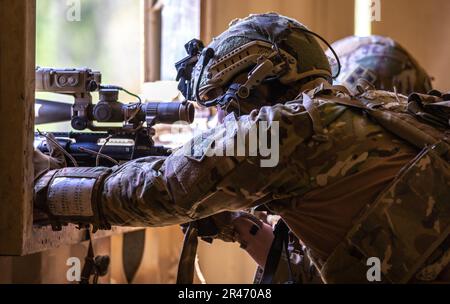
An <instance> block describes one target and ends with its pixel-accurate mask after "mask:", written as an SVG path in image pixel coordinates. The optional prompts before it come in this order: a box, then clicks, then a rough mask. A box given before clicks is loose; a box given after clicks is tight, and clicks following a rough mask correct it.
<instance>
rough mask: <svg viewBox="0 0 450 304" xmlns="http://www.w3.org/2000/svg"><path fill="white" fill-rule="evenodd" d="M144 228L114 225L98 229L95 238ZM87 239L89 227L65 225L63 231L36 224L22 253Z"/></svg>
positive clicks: (30, 252) (39, 250) (25, 253)
mask: <svg viewBox="0 0 450 304" xmlns="http://www.w3.org/2000/svg"><path fill="white" fill-rule="evenodd" d="M140 229H144V228H135V227H112V229H111V230H98V231H97V232H96V233H94V239H100V238H104V237H109V236H112V235H116V234H121V233H126V232H131V231H137V230H140ZM86 240H87V229H77V228H76V226H75V225H68V226H65V227H63V229H62V230H61V231H53V230H52V228H51V227H50V226H45V227H38V226H34V227H33V229H32V231H31V234H30V235H29V237H28V238H27V239H26V241H25V243H24V247H23V250H22V254H21V255H27V254H32V253H36V252H41V251H45V250H50V249H54V248H57V247H60V246H63V245H73V244H77V243H80V242H83V241H86Z"/></svg>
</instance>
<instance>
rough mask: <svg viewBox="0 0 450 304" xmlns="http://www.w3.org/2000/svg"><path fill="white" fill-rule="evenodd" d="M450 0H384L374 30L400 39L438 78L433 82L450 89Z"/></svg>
mask: <svg viewBox="0 0 450 304" xmlns="http://www.w3.org/2000/svg"><path fill="white" fill-rule="evenodd" d="M449 12H450V1H448V0H428V1H422V0H389V1H381V21H380V22H373V23H372V32H373V33H374V34H378V35H387V36H390V37H391V38H393V39H395V40H397V41H398V42H399V43H400V44H402V45H403V46H404V47H405V48H407V49H408V51H409V52H410V53H411V54H412V55H413V56H414V57H415V58H416V59H417V60H418V61H419V63H420V64H421V65H422V66H423V67H424V68H425V69H426V70H427V71H428V73H429V74H430V75H431V76H432V77H434V78H435V80H434V81H433V86H434V87H435V88H437V89H438V90H442V91H450V77H448V75H449V73H448V71H450V60H449V54H450V19H449V18H448V13H449Z"/></svg>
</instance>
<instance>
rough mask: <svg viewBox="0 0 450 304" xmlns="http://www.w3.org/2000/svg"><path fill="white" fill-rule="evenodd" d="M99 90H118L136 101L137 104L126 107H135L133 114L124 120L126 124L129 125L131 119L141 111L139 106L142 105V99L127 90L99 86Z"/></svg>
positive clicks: (113, 86)
mask: <svg viewBox="0 0 450 304" xmlns="http://www.w3.org/2000/svg"><path fill="white" fill-rule="evenodd" d="M100 89H107V90H119V91H124V92H125V93H127V94H128V95H130V96H133V97H136V98H137V100H138V103H137V104H131V105H128V106H129V107H135V110H134V112H133V114H131V116H130V117H129V118H128V119H127V120H126V123H129V122H130V121H131V120H132V119H133V118H135V117H136V115H137V114H138V113H139V111H140V110H141V105H142V99H141V97H139V95H137V94H134V93H131V92H130V91H128V90H127V89H124V88H122V87H119V86H116V85H109V84H106V85H101V86H100Z"/></svg>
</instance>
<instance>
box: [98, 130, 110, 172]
mask: <svg viewBox="0 0 450 304" xmlns="http://www.w3.org/2000/svg"><path fill="white" fill-rule="evenodd" d="M112 137H113V136H112V135H109V136H108V137H106V139H105V142H104V143H103V145H102V146H101V147H100V149H99V150H98V153H97V157H96V158H95V166H96V167H98V166H99V162H100V155H101V154H102V150H103V147H105V146H106V144H107V143H108V141H109V140H110V139H111V138H112Z"/></svg>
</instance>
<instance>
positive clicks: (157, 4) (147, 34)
mask: <svg viewBox="0 0 450 304" xmlns="http://www.w3.org/2000/svg"><path fill="white" fill-rule="evenodd" d="M161 9H162V2H161V1H156V0H143V19H144V20H143V23H144V31H143V35H144V37H143V40H144V46H143V55H144V56H143V58H144V65H143V82H150V81H156V80H159V79H160V78H161Z"/></svg>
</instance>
